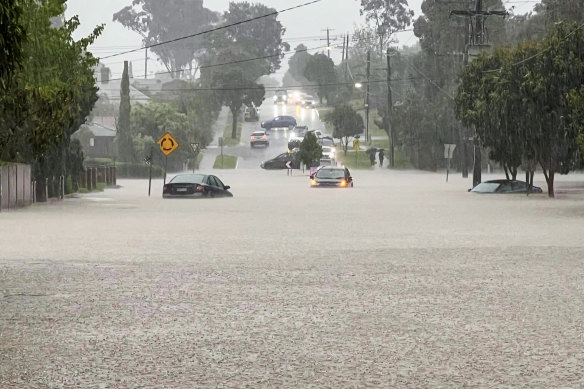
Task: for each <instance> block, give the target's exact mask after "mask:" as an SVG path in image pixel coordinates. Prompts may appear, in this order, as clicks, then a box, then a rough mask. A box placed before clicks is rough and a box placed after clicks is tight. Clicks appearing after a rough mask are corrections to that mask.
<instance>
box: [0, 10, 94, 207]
mask: <svg viewBox="0 0 584 389" xmlns="http://www.w3.org/2000/svg"><path fill="white" fill-rule="evenodd" d="M64 4H65V0H37V1H24V2H20V5H21V9H22V13H21V16H20V18H19V19H18V20H19V24H20V25H21V26H22V28H23V31H26V32H27V36H28V37H30V39H28V40H26V41H24V42H23V43H22V66H21V67H19V68H18V67H16V69H15V70H14V71H13V77H12V82H11V83H10V84H9V85H7V86H6V89H5V91H4V92H3V95H2V96H0V159H4V160H8V161H14V162H22V163H30V164H32V165H33V174H34V176H35V178H36V179H37V180H42V179H43V178H44V177H52V176H59V175H64V176H68V175H69V174H71V170H70V169H69V166H70V163H69V162H72V161H73V160H74V159H75V158H74V155H73V154H75V153H76V150H75V149H74V145H72V144H71V142H70V137H71V135H72V134H73V133H74V132H76V131H77V130H78V129H79V127H80V126H81V125H82V124H83V123H84V122H85V120H86V117H87V115H88V114H89V112H90V111H91V109H92V108H93V106H94V104H95V101H96V100H97V88H96V87H95V79H94V78H93V67H94V66H96V65H97V62H98V61H97V60H96V59H95V58H94V57H93V56H92V55H91V53H89V51H88V49H87V48H88V46H89V45H91V44H92V43H93V42H94V41H95V39H96V38H97V37H98V36H99V35H100V33H101V31H102V30H103V27H102V26H99V27H97V28H95V29H94V31H93V33H92V34H91V35H89V36H88V37H86V38H83V39H80V40H77V41H76V40H75V39H74V38H73V34H74V32H75V30H76V29H77V28H78V26H79V20H78V18H77V17H73V18H71V19H69V20H64V21H63V22H62V23H61V24H60V27H56V26H53V24H52V20H53V18H56V17H61V16H62V14H63V13H64V9H65V8H64ZM6 96H9V98H6ZM38 190H39V191H40V193H39V198H40V199H42V198H43V195H44V193H42V188H41V186H39V187H38Z"/></svg>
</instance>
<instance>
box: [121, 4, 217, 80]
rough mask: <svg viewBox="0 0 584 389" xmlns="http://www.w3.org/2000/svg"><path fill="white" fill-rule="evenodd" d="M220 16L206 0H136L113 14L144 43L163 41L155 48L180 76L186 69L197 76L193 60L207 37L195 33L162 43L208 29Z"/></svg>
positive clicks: (170, 69)
mask: <svg viewBox="0 0 584 389" xmlns="http://www.w3.org/2000/svg"><path fill="white" fill-rule="evenodd" d="M218 19H219V16H218V14H217V13H215V12H213V11H211V10H209V9H207V8H205V7H204V6H203V0H166V1H162V2H161V1H159V0H133V2H132V5H131V6H127V7H124V8H122V9H121V10H120V11H118V12H117V13H115V14H114V16H113V20H114V21H115V22H119V23H121V24H122V25H123V26H124V27H126V28H129V29H130V30H132V31H135V32H137V33H138V34H140V35H141V36H142V39H143V42H144V45H146V46H151V45H159V44H160V45H159V46H155V47H153V48H152V49H151V50H152V51H153V52H154V53H156V55H158V57H159V58H160V60H161V61H162V63H163V64H164V65H165V66H166V68H167V69H168V71H170V72H171V75H172V77H173V78H174V77H179V78H180V77H181V76H182V75H183V72H181V71H183V70H186V69H188V70H189V72H188V76H189V77H194V76H195V74H196V69H197V66H196V63H195V64H193V63H194V62H196V61H197V60H198V58H199V56H200V55H201V52H202V50H204V45H203V43H202V42H203V41H202V39H201V38H200V37H193V38H188V39H182V40H179V41H177V42H172V43H166V44H161V43H163V42H168V41H170V40H173V39H177V38H181V37H184V36H186V35H191V34H195V33H198V32H201V31H204V30H207V29H209V28H210V27H211V25H212V24H213V23H216V22H217V21H218ZM193 69H194V71H193Z"/></svg>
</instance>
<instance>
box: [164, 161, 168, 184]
mask: <svg viewBox="0 0 584 389" xmlns="http://www.w3.org/2000/svg"><path fill="white" fill-rule="evenodd" d="M167 167H168V155H165V156H164V185H166V168H167Z"/></svg>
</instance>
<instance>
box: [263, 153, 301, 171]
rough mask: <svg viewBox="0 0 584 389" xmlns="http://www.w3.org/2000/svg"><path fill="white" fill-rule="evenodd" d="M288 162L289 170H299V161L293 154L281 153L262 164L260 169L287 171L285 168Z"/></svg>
mask: <svg viewBox="0 0 584 389" xmlns="http://www.w3.org/2000/svg"><path fill="white" fill-rule="evenodd" d="M288 162H290V168H291V169H300V160H299V159H298V156H297V154H296V153H295V152H290V153H282V154H280V155H278V156H277V157H274V158H272V159H270V160H267V161H264V162H262V163H261V164H260V167H261V168H262V169H266V170H278V169H280V170H281V169H288V167H287V166H286V164H287V163H288Z"/></svg>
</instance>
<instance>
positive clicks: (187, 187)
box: [162, 174, 233, 199]
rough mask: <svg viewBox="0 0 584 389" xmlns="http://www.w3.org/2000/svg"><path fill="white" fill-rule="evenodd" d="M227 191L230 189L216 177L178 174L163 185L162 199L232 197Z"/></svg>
mask: <svg viewBox="0 0 584 389" xmlns="http://www.w3.org/2000/svg"><path fill="white" fill-rule="evenodd" d="M229 189H231V187H230V186H229V185H225V184H223V182H221V180H220V179H219V178H218V177H216V176H212V175H205V174H179V175H177V176H175V177H173V179H172V180H170V181H169V182H168V184H166V185H164V187H163V189H162V197H163V198H165V199H169V198H176V199H179V198H180V199H186V198H193V199H195V198H212V197H233V194H232V193H231V192H230V191H229Z"/></svg>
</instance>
